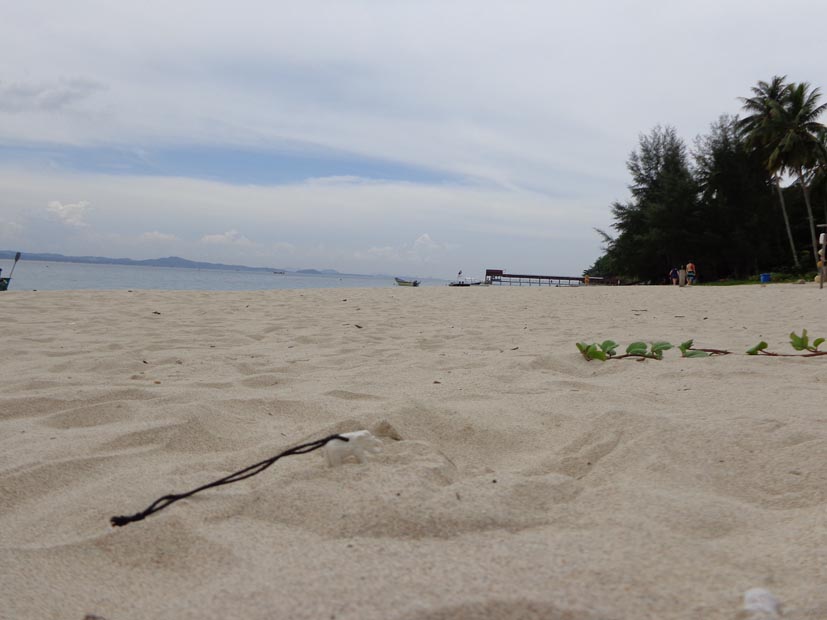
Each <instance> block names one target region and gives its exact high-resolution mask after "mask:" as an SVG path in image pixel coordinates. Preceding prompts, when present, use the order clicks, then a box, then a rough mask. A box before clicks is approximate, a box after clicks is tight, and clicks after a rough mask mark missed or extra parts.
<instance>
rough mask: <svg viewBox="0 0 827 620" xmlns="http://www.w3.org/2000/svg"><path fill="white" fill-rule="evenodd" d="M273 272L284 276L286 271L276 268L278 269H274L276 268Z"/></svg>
mask: <svg viewBox="0 0 827 620" xmlns="http://www.w3.org/2000/svg"><path fill="white" fill-rule="evenodd" d="M273 273H274V274H276V275H277V276H283V275H284V272H283V271H281V270H276V269H274V270H273Z"/></svg>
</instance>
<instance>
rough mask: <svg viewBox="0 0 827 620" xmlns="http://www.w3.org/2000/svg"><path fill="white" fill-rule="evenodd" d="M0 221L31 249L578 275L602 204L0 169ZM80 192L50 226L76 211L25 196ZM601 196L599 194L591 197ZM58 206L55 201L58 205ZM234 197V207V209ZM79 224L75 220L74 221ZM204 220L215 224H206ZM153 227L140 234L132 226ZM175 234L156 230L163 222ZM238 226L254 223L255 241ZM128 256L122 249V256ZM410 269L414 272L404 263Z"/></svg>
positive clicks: (459, 190)
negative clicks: (90, 210)
mask: <svg viewBox="0 0 827 620" xmlns="http://www.w3.org/2000/svg"><path fill="white" fill-rule="evenodd" d="M0 188H2V192H3V201H1V202H0V221H15V222H19V223H20V224H21V225H22V226H23V229H22V232H21V235H20V238H19V240H18V241H19V243H16V245H18V246H19V247H21V248H24V249H28V250H29V251H54V252H60V253H63V254H78V253H80V254H88V253H90V248H95V250H94V253H95V254H98V255H102V256H123V255H128V256H130V257H131V258H153V257H157V256H158V254H159V249H158V248H159V243H163V244H164V245H163V248H164V250H163V252H164V253H167V252H169V253H174V254H175V255H178V256H184V257H186V258H191V259H193V260H205V261H210V262H234V263H240V264H249V265H253V266H273V267H276V266H278V267H287V268H290V267H296V268H320V269H324V268H334V269H339V270H340V271H347V272H350V273H379V272H384V273H387V271H388V267H387V264H388V262H393V263H395V264H397V265H398V266H402V265H405V264H407V265H411V266H416V267H417V269H416V270H415V273H417V274H418V275H420V276H422V277H426V276H434V277H450V276H451V275H452V274H455V273H456V269H457V267H456V265H462V267H463V269H464V270H465V271H466V272H467V273H474V272H475V271H476V272H481V271H483V270H484V269H486V268H488V267H507V268H509V269H517V268H518V267H519V268H520V269H521V270H524V271H527V272H533V271H536V270H538V269H540V268H541V266H550V267H549V268H553V271H555V272H557V273H561V274H563V275H565V274H573V275H577V274H579V273H580V272H581V271H582V270H583V269H584V268H585V267H586V266H588V265H589V264H591V262H593V261H594V259H595V258H596V257H597V256H598V255H599V253H600V239H599V237H598V236H597V235H596V234H595V233H594V232H593V230H592V227H594V226H602V225H603V223H602V221H601V219H600V217H601V210H600V208H597V207H594V206H592V205H589V204H588V203H586V204H584V203H581V202H578V201H576V200H572V199H568V198H554V199H552V198H548V197H546V196H543V195H542V194H537V193H532V192H526V191H517V190H503V189H500V190H493V189H491V188H488V187H483V188H480V187H475V186H467V185H447V184H436V185H430V184H414V183H389V182H374V183H361V182H358V181H357V182H353V183H345V184H342V185H339V186H336V187H335V188H334V187H329V186H324V185H322V186H319V185H317V184H314V183H296V184H291V185H283V186H274V187H259V186H243V187H240V186H235V185H229V184H226V183H218V182H211V181H198V180H193V179H182V178H164V177H139V176H127V175H118V176H108V175H100V174H97V175H90V174H86V175H82V174H67V173H60V174H57V173H54V172H32V171H27V170H23V169H20V168H15V169H8V168H3V167H2V166H0ZM56 194H57V195H78V194H84V195H85V196H86V197H88V201H87V202H84V203H77V204H78V205H81V204H83V205H89V204H105V205H107V208H106V209H105V210H100V211H99V212H98V211H96V212H95V218H94V220H90V222H91V223H92V224H93V225H89V226H73V227H72V229H73V231H74V234H73V235H67V234H66V227H65V225H63V224H61V226H60V227H56V226H55V225H54V224H53V223H52V224H50V222H49V220H50V219H52V220H56V221H59V222H61V223H62V222H64V219H58V218H59V214H60V215H62V216H64V217H65V218H72V217H75V218H78V217H81V218H82V215H83V214H84V213H85V208H84V209H80V210H78V209H75V210H73V209H72V208H71V205H64V204H62V203H57V204H56V205H55V209H56V211H55V212H54V213H52V214H51V218H43V217H42V215H40V213H41V212H40V211H39V210H37V209H33V208H32V207H31V205H37V204H43V203H44V202H48V201H49V199H50V197H51V196H54V195H56ZM598 204H600V203H598ZM57 205H59V208H58V206H57ZM240 205H243V208H242V207H241V206H240ZM79 221H81V222H83V221H85V220H83V219H80V220H79ZM205 222H209V223H210V225H211V226H214V227H215V228H213V230H214V231H215V230H219V231H225V232H209V233H207V234H205V233H204V230H203V226H204V223H205ZM136 229H137V230H145V231H153V232H150V233H148V234H147V235H146V236H145V235H143V234H140V233H139V234H137V235H136V234H135V233H134V232H133V231H135V230H136ZM170 230H174V231H175V237H176V238H177V239H175V240H173V239H166V238H165V237H164V235H167V234H169V233H167V232H163V231H170ZM241 231H255V237H254V238H253V239H250V238H248V237H247V236H246V235H245V234H244V233H242V232H241ZM125 253H126V254H125ZM411 272H414V270H413V269H412V270H411Z"/></svg>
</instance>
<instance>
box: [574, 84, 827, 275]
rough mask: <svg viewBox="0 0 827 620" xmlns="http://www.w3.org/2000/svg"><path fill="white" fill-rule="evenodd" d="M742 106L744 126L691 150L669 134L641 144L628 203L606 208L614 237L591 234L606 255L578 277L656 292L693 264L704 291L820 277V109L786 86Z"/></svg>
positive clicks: (737, 121) (809, 93) (815, 99)
mask: <svg viewBox="0 0 827 620" xmlns="http://www.w3.org/2000/svg"><path fill="white" fill-rule="evenodd" d="M739 99H740V102H741V104H742V113H743V116H740V117H739V116H733V115H723V116H721V117H720V118H719V119H718V120H717V121H716V122H714V123H713V124H712V125H711V126H710V131H709V133H708V134H707V135H703V136H698V137H697V138H696V139H695V142H694V145H693V147H692V148H691V149H688V148H687V146H686V145H685V144H684V142H683V141H682V140H681V138H679V137H678V135H677V132H676V131H675V129H674V128H673V127H669V126H666V127H662V126H657V127H655V128H654V129H652V130H651V131H650V132H649V133H648V134H644V135H641V136H640V140H639V144H638V147H637V149H636V150H635V151H633V152H632V154H631V155H630V156H629V160H628V161H627V167H628V170H629V172H630V174H631V177H632V182H631V184H630V185H629V190H630V193H631V197H630V199H629V200H628V201H627V202H614V203H613V204H612V206H611V211H612V216H613V219H614V223H613V224H612V228H614V229H615V231H616V234H615V235H611V234H609V233H607V232H605V231H603V230H599V229H597V232H598V233H599V234H600V235H601V237H602V238H603V242H604V253H603V255H602V256H601V257H600V258H598V259H597V260H596V261H595V263H594V264H593V265H592V266H591V267H589V268H588V269H587V270H586V271H585V272H584V273H585V274H587V275H589V276H603V277H618V278H621V279H623V280H626V281H631V282H638V281H641V282H652V283H659V282H663V281H665V280H666V274H667V273H668V272H669V270H670V269H671V268H672V267H679V266H680V265H683V264H686V263H687V262H689V261H692V262H694V263H696V264H697V265H698V267H699V273H700V275H701V279H702V280H705V281H710V280H719V279H728V278H747V277H750V276H754V275H756V274H758V273H762V272H770V271H772V272H782V273H789V274H799V275H805V274H811V273H813V271H815V270H816V269H817V264H818V261H819V253H818V252H819V249H818V245H817V239H818V232H817V231H818V228H817V222H816V217H817V216H816V212H819V213H818V219H819V220H821V223H827V128H825V126H824V125H823V124H822V123H820V122H819V117H820V116H821V115H822V113H823V112H824V111H825V109H827V104H822V103H820V99H821V93H820V91H819V89H818V88H814V87H812V86H811V85H810V84H808V83H806V82H801V83H794V82H788V81H787V79H786V76H775V77H773V78H772V79H771V80H770V81H769V82H763V81H760V82H758V84H757V85H756V86H754V87H752V89H751V96H749V97H741V98H739ZM822 230H824V229H822Z"/></svg>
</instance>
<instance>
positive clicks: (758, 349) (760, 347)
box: [747, 340, 770, 355]
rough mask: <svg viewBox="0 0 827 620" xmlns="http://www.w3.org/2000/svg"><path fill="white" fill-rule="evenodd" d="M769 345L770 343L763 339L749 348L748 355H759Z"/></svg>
mask: <svg viewBox="0 0 827 620" xmlns="http://www.w3.org/2000/svg"><path fill="white" fill-rule="evenodd" d="M768 346H770V345H768V344H767V343H766V342H764V341H763V340H762V341H761V342H759V343H758V344H757V345H755V346H754V347H752V348H751V349H748V350H747V355H758V354H759V353H760V352H761V351H763V350H765V349H766V348H767V347H768Z"/></svg>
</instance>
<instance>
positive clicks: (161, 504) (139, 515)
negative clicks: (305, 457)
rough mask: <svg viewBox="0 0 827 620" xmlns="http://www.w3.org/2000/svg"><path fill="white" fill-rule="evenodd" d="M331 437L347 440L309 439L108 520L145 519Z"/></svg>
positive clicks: (117, 522)
mask: <svg viewBox="0 0 827 620" xmlns="http://www.w3.org/2000/svg"><path fill="white" fill-rule="evenodd" d="M333 439H341V440H342V441H349V440H348V438H347V437H343V436H342V435H330V436H328V437H325V438H324V439H318V440H316V441H311V442H310V443H304V444H301V445H300V446H296V447H295V448H290V449H289V450H285V451H284V452H282V453H281V454H277V455H276V456H274V457H271V458H269V459H267V460H264V461H261V462H260V463H256V464H255V465H250V466H249V467H245V468H244V469H242V470H239V471H237V472H235V473H233V474H230V475H229V476H225V477H224V478H221V479H220V480H216V481H214V482H210V483H209V484H205V485H203V486H200V487H198V488H197V489H193V490H192V491H187V492H186V493H180V494H171V495H164V496H163V497H159V498H158V499H156V500H155V501H154V502H152V503H151V504H150V505H149V507H148V508H147V509H146V510H142V511H141V512H136V513H135V514H134V515H122V516H119V517H112V518H111V519H109V522H110V523H111V524H112V525H113V526H114V527H121V526H124V525H126V524H127V523H132V522H133V521H141V520H142V519H145V518H146V517H148V516H149V515H151V514H152V513H153V512H158V511H159V510H163V509H164V508H166V507H167V506H169V505H170V504H173V503H175V502H177V501H178V500H179V499H184V498H187V497H190V496H191V495H195V494H196V493H199V492H201V491H205V490H207V489H211V488H213V487H220V486H222V485H225V484H230V483H231V482H238V481H239V480H244V479H246V478H250V477H252V476H255V475H256V474H260V473H261V472H263V471H264V470H265V469H267V468H268V467H270V465H272V464H273V463H275V462H276V461H278V460H279V459H280V458H281V457H283V456H292V455H294V454H307V453H308V452H312V451H313V450H318V449H319V448H321V447H322V446H324V445H325V444H326V443H327V442H328V441H332V440H333Z"/></svg>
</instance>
